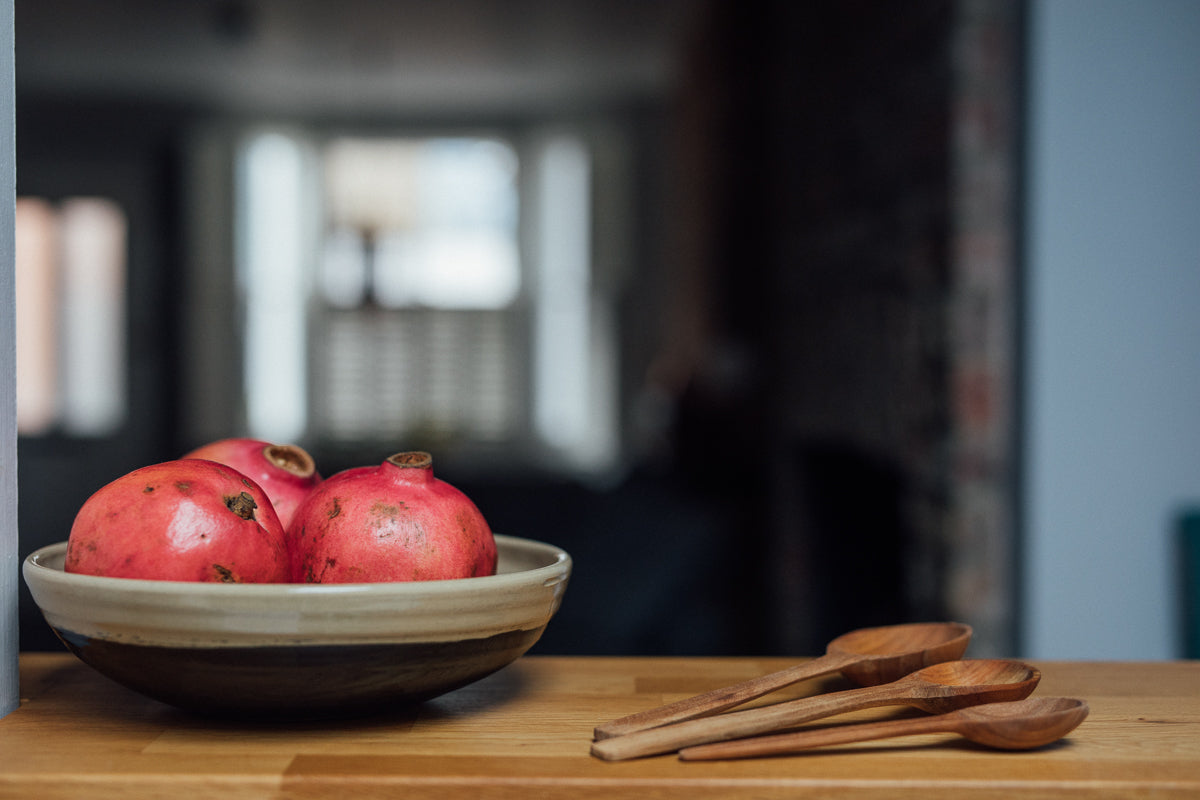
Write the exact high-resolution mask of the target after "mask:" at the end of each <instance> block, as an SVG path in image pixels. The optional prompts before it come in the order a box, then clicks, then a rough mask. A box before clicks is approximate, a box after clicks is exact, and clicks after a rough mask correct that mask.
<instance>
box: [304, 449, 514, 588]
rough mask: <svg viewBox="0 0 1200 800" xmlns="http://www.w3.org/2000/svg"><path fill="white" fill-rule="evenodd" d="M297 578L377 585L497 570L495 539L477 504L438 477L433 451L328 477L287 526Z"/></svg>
mask: <svg viewBox="0 0 1200 800" xmlns="http://www.w3.org/2000/svg"><path fill="white" fill-rule="evenodd" d="M287 534H288V540H289V544H290V547H291V553H292V580H293V581H295V582H298V583H299V582H306V583H379V582H386V581H424V580H440V579H446V578H469V577H473V576H480V575H491V574H493V573H495V571H496V541H495V539H494V538H493V537H492V531H491V528H489V527H488V524H487V522H486V521H485V520H484V518H483V514H481V513H480V511H479V509H478V508H476V507H475V504H474V503H473V502H471V500H470V499H469V498H468V497H467V496H466V495H465V494H463V493H462V492H461V491H459V490H458V489H456V488H455V487H453V486H451V485H450V484H448V483H446V482H445V481H442V480H440V479H438V478H435V477H434V475H433V459H432V457H431V456H430V455H429V454H428V453H423V452H407V453H397V454H396V455H394V456H391V457H390V458H388V459H387V460H386V461H384V462H383V463H382V464H380V465H379V466H377V467H355V468H352V469H348V470H345V471H343V472H339V473H337V474H336V475H332V476H330V477H329V478H327V479H325V481H324V482H323V483H321V485H320V486H318V487H316V488H315V489H313V491H312V492H311V493H309V495H308V497H307V498H306V499H305V501H304V502H303V503H302V504H301V505H300V508H298V509H297V510H296V515H295V517H293V519H292V524H291V526H290V527H289V528H288V531H287Z"/></svg>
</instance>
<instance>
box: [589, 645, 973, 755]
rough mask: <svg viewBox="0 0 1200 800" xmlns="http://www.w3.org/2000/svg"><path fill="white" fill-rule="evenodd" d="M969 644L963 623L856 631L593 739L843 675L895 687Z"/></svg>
mask: <svg viewBox="0 0 1200 800" xmlns="http://www.w3.org/2000/svg"><path fill="white" fill-rule="evenodd" d="M970 641H971V626H969V625H963V624H962V623H958V622H923V623H913V624H909V625H888V626H886V627H882V628H863V629H861V630H856V631H851V632H850V633H844V634H842V635H841V636H839V637H837V638H836V639H834V640H833V641H831V642H830V643H829V644H828V645H827V646H826V649H825V655H823V656H820V657H819V658H814V659H812V660H811V661H806V662H804V663H802V664H797V665H795V666H793V667H788V668H787V669H783V670H780V671H778V672H772V673H771V674H769V675H763V676H761V677H758V678H752V679H750V680H748V681H742V682H741V683H736V684H734V685H732V686H727V687H725V688H722V689H714V690H713V691H711V692H705V693H704V694H699V695H696V696H695V697H689V698H686V699H684V700H679V701H678V702H675V703H670V704H668V705H665V706H659V707H658V708H652V709H650V710H648V711H641V712H638V713H637V714H630V715H629V716H627V717H621V718H620V719H617V720H613V721H612V722H608V723H605V724H604V725H600V726H599V727H597V728H596V729H595V731H594V737H595V738H596V739H607V738H610V737H613V736H621V735H623V734H627V733H633V732H634V731H640V730H646V729H647V728H655V727H658V726H660V725H667V724H669V723H672V722H679V721H681V720H685V719H694V718H696V717H704V716H708V715H710V714H716V713H718V712H721V711H725V710H726V709H729V708H733V707H734V706H740V705H741V704H743V703H747V702H749V701H751V700H753V699H755V698H757V697H762V696H763V695H764V694H767V693H769V692H773V691H775V690H776V689H782V688H783V687H785V686H790V685H791V684H793V683H799V682H800V681H805V680H809V679H810V678H817V677H820V676H822V675H829V674H831V673H834V672H839V671H840V672H841V673H842V674H843V675H845V676H846V677H847V678H849V679H850V680H852V681H854V682H855V683H856V684H858V685H859V686H877V685H879V684H881V683H890V682H891V681H894V680H897V679H899V678H902V677H903V676H905V675H907V674H909V673H910V672H914V671H915V670H918V669H920V668H921V667H927V666H929V665H930V664H939V663H941V662H943V661H954V660H956V659H959V658H962V655H963V653H965V652H966V650H967V644H968V643H969V642H970Z"/></svg>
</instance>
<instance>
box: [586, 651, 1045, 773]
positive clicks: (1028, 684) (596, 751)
mask: <svg viewBox="0 0 1200 800" xmlns="http://www.w3.org/2000/svg"><path fill="white" fill-rule="evenodd" d="M1041 677H1042V673H1041V672H1040V671H1039V670H1038V669H1036V668H1034V667H1031V666H1029V665H1028V664H1023V663H1021V662H1019V661H1004V660H999V659H972V660H965V661H949V662H946V663H942V664H934V665H932V666H929V667H925V668H924V669H922V670H918V671H917V672H914V673H911V674H909V675H906V676H904V677H903V678H900V679H899V680H897V681H892V682H891V683H887V684H884V685H882V686H867V687H863V688H861V689H847V690H845V691H841V692H831V693H829V694H822V695H816V696H813V697H804V698H801V699H799V700H789V701H787V702H784V703H776V704H774V705H769V706H763V707H761V708H750V709H746V710H745V711H731V712H729V713H727V714H721V715H718V716H710V717H703V718H701V719H690V720H686V721H684V722H676V723H673V724H671V725H664V726H661V727H658V728H650V729H648V730H643V731H635V732H634V733H627V734H625V735H624V736H616V737H613V738H610V739H604V740H602V741H598V742H593V743H592V755H594V756H596V757H597V758H602V759H604V760H606V761H621V760H624V759H627V758H638V757H639V756H651V755H657V754H659V753H670V752H673V751H675V750H679V749H681V748H684V747H689V746H691V745H697V744H707V743H708V742H723V741H727V740H729V739H739V738H741V737H743V736H758V735H759V734H763V733H773V732H775V731H778V730H780V729H783V728H790V727H792V726H795V725H799V724H800V723H802V722H811V721H812V720H814V719H820V718H822V717H829V716H833V715H834V714H842V713H845V712H848V711H858V710H860V709H863V708H874V707H877V706H896V705H907V706H913V707H915V708H919V709H921V710H922V711H928V712H931V713H934V714H944V713H946V712H948V711H954V710H956V709H959V708H966V707H967V706H976V705H980V704H981V703H996V702H1002V701H1008V700H1023V699H1025V698H1026V697H1028V696H1029V695H1030V694H1031V693H1032V692H1033V690H1034V689H1035V688H1037V684H1038V681H1040V680H1041Z"/></svg>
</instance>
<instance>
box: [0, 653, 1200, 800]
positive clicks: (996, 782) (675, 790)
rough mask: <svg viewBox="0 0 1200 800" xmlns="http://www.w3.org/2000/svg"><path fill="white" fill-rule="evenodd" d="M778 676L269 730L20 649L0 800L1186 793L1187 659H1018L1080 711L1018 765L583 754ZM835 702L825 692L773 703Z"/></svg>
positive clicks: (702, 672) (731, 662)
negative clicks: (604, 726) (595, 733)
mask: <svg viewBox="0 0 1200 800" xmlns="http://www.w3.org/2000/svg"><path fill="white" fill-rule="evenodd" d="M790 663H794V660H790V659H779V658H607V657H605V658H591V657H551V656H526V657H524V658H521V659H520V660H518V661H517V662H516V663H514V664H512V665H511V666H509V667H507V668H505V669H504V670H502V671H500V672H498V673H496V674H494V675H492V676H490V677H488V678H486V679H484V680H483V681H480V682H478V683H476V684H474V685H472V686H468V687H466V688H464V689H460V690H458V691H456V692H453V693H451V694H449V695H445V696H443V697H441V698H439V699H437V700H433V701H430V702H428V703H426V704H424V705H423V706H420V707H419V708H417V709H415V710H411V711H408V712H404V713H399V714H395V713H394V714H390V715H383V716H378V717H372V718H365V719H354V720H340V721H335V722H329V721H325V722H290V723H279V722H252V721H236V720H221V719H210V718H203V717H197V716H192V715H187V714H185V713H183V712H180V711H175V710H173V709H172V708H170V707H168V706H165V705H161V704H159V703H157V702H155V701H152V700H148V699H144V698H142V697H141V696H140V695H137V694H134V693H133V692H131V691H129V690H126V689H124V688H122V687H120V686H118V685H116V684H114V683H112V682H110V681H109V680H108V679H106V678H104V677H102V676H100V675H99V674H98V673H95V672H93V671H92V670H91V669H90V668H88V667H87V666H85V665H83V664H82V663H81V662H79V661H77V660H76V659H75V658H74V657H73V656H71V655H68V654H65V653H64V654H59V653H26V654H24V655H22V657H21V664H20V676H21V697H22V701H21V706H20V708H19V709H18V710H17V711H14V712H13V713H11V714H9V715H8V716H7V717H5V718H3V719H0V798H22V800H23V799H24V798H37V800H54V799H55V798H89V799H90V800H101V799H102V798H121V800H137V799H138V798H201V797H220V798H223V799H224V800H237V799H238V798H308V797H334V798H358V797H365V798H366V797H369V798H380V797H404V798H439V799H443V800H444V798H455V797H469V798H529V799H531V800H532V799H534V798H573V799H578V798H596V797H638V798H655V799H658V798H675V797H678V798H687V799H688V800H702V798H715V797H720V798H741V797H745V798H785V797H786V798H796V797H837V798H890V799H892V800H894V799H895V798H923V799H925V798H1010V797H1022V798H1037V797H1055V798H1057V797H1069V798H1081V797H1155V798H1175V797H1178V798H1196V797H1200V662H1190V661H1188V662H1182V661H1181V662H1154V663H1140V662H1139V663H1068V662H1050V663H1037V662H1034V665H1035V666H1037V667H1038V668H1040V669H1041V670H1042V675H1043V677H1042V681H1041V684H1040V686H1039V687H1038V689H1037V691H1036V692H1035V696H1039V695H1048V696H1049V695H1065V696H1072V697H1079V698H1083V699H1085V700H1087V701H1088V703H1089V704H1090V708H1091V714H1090V716H1089V717H1088V718H1087V719H1086V720H1085V721H1084V722H1083V724H1082V725H1080V727H1078V728H1077V729H1075V730H1074V731H1073V732H1071V733H1070V734H1069V735H1068V737H1067V738H1066V739H1064V740H1062V741H1060V742H1057V743H1055V744H1053V745H1050V746H1047V747H1045V748H1043V749H1041V750H1036V751H1030V752H1003V751H993V750H987V749H984V748H983V747H981V746H978V745H974V744H970V743H968V742H967V741H966V740H964V739H962V738H959V737H956V736H954V735H951V734H943V735H927V736H918V737H909V738H902V739H891V740H884V741H877V742H872V743H864V744H857V745H848V746H843V747H841V748H838V749H828V750H824V751H821V752H812V753H807V754H804V755H797V756H787V757H779V758H769V759H752V760H742V761H718V762H683V761H680V760H678V759H677V758H676V757H675V756H673V755H665V756H656V757H651V758H643V759H637V760H631V761H620V762H606V761H600V760H598V759H596V758H593V757H592V756H590V755H589V753H588V749H589V745H590V743H591V738H592V728H593V727H594V726H595V725H596V724H598V723H600V722H604V721H607V720H610V719H613V718H615V717H619V716H623V715H625V714H628V713H631V712H633V711H637V710H640V709H643V708H650V707H652V706H655V705H659V704H661V703H664V702H667V701H670V700H675V699H679V698H681V697H684V696H687V695H690V694H695V693H697V692H700V691H704V690H707V689H712V688H716V687H719V686H725V685H729V684H732V683H734V682H737V681H740V680H742V679H745V678H748V677H752V676H754V675H758V674H762V673H765V672H768V671H773V670H777V669H780V668H782V667H784V666H786V665H788V664H790ZM841 688H847V685H846V684H845V683H844V682H843V679H841V678H840V677H835V678H830V679H825V680H817V681H810V682H808V683H806V684H803V685H801V686H798V687H796V688H795V689H793V690H788V691H785V692H783V693H781V696H799V695H802V694H811V693H814V692H818V691H828V690H832V689H841ZM788 692H790V693H791V694H790V695H789V694H788ZM916 713H918V712H914V711H912V710H909V709H897V708H892V709H885V710H879V709H877V710H874V711H871V712H856V713H855V714H849V715H843V717H840V718H838V719H837V720H836V721H837V722H844V721H847V720H851V719H854V718H861V719H877V718H881V717H886V716H903V715H914V714H916ZM833 722H834V720H831V721H829V722H827V723H826V724H832V723H833Z"/></svg>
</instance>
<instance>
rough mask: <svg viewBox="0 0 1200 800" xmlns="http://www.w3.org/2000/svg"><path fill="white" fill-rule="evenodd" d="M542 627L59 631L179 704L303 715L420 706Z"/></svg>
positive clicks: (100, 667) (525, 645)
mask: <svg viewBox="0 0 1200 800" xmlns="http://www.w3.org/2000/svg"><path fill="white" fill-rule="evenodd" d="M542 630H544V628H539V629H535V630H528V631H512V632H508V633H502V634H498V635H495V636H489V637H485V638H481V639H467V640H464V641H457V642H440V643H419V644H356V645H298V646H263V647H215V648H187V647H160V646H153V645H141V644H126V643H119V642H112V641H107V640H103V639H94V638H89V637H86V636H82V635H80V634H77V633H72V632H71V631H65V630H58V629H55V633H57V634H58V637H59V638H60V639H61V640H62V641H63V643H64V644H65V645H66V646H67V648H68V649H69V650H70V651H71V652H73V653H74V654H75V655H76V656H78V657H79V658H80V660H82V661H83V662H84V663H86V664H88V665H89V666H91V667H92V668H94V669H96V670H97V671H98V672H100V673H101V674H103V675H105V676H107V677H109V678H111V679H112V680H114V681H116V682H117V683H120V684H122V685H124V686H126V687H128V688H130V689H133V690H134V691H136V692H138V693H140V694H143V695H146V696H147V697H151V698H153V699H155V700H159V701H161V702H163V703H167V704H169V705H172V706H175V707H176V708H181V709H184V710H186V711H190V712H193V713H199V714H204V715H216V716H237V717H241V718H255V719H264V718H288V719H305V718H330V717H348V716H363V715H367V714H378V713H383V712H386V711H389V710H396V709H399V708H404V707H408V706H413V705H416V704H418V703H421V702H423V701H425V700H429V699H431V698H433V697H437V696H438V695H441V694H445V693H446V692H449V691H453V690H454V689H458V688H460V687H462V686H466V685H467V684H469V683H473V682H475V681H477V680H479V679H480V678H483V677H485V676H487V675H489V674H491V673H493V672H495V671H497V670H499V669H500V668H502V667H504V666H506V665H507V664H509V663H511V662H513V661H515V660H516V659H517V658H519V657H520V656H521V655H522V654H523V653H524V652H525V651H526V650H528V649H529V648H530V647H532V646H533V644H534V643H535V642H536V641H537V640H538V638H539V637H540V636H541V634H542Z"/></svg>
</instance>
